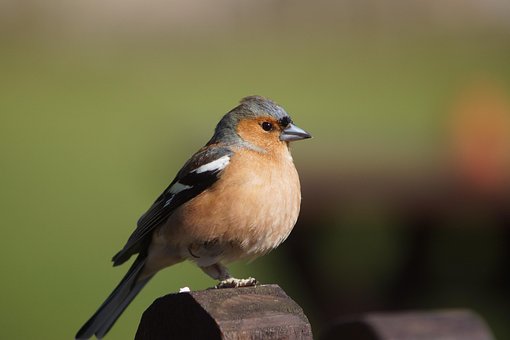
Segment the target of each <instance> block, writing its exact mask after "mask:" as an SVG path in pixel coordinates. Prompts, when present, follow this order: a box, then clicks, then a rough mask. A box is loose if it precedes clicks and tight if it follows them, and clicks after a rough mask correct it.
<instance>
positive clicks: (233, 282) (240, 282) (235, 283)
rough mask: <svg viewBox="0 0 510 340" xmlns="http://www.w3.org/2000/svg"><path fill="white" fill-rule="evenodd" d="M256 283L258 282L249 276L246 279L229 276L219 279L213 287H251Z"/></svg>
mask: <svg viewBox="0 0 510 340" xmlns="http://www.w3.org/2000/svg"><path fill="white" fill-rule="evenodd" d="M258 283H259V282H258V281H257V280H256V279H255V278H253V277H249V278H247V279H236V278H235V277H230V278H228V279H226V280H223V281H220V283H218V284H217V285H216V287H215V288H238V287H252V286H255V285H257V284H258Z"/></svg>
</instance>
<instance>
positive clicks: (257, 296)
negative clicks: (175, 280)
mask: <svg viewBox="0 0 510 340" xmlns="http://www.w3.org/2000/svg"><path fill="white" fill-rule="evenodd" d="M149 339H150V340H168V339H211V340H214V339H251V340H256V339H303V340H304V339H310V340H311V339H313V338H312V330H311V327H310V323H309V322H308V319H307V318H306V316H305V314H304V313H303V310H302V309H301V307H299V305H298V304H297V303H296V302H294V301H293V300H292V299H291V298H290V297H288V296H287V294H285V292H284V291H283V290H282V289H281V288H280V287H279V286H277V285H262V286H256V287H245V288H231V289H230V288H229V289H209V290H204V291H196V292H189V293H176V294H169V295H166V296H164V297H161V298H159V299H157V300H156V301H154V302H153V303H152V305H151V306H150V307H149V308H148V309H147V310H146V311H145V312H144V313H143V316H142V320H141V321H140V325H139V326H138V331H137V332H136V337H135V340H149Z"/></svg>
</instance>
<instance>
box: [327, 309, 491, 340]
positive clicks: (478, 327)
mask: <svg viewBox="0 0 510 340" xmlns="http://www.w3.org/2000/svg"><path fill="white" fill-rule="evenodd" d="M336 339H342V340H390V339H391V340H432V339H445V340H446V339H448V340H492V339H494V338H493V336H492V334H491V332H490V331H489V329H488V328H487V326H486V324H485V322H484V321H483V320H482V319H481V318H480V317H479V316H478V315H476V314H475V313H473V312H471V311H469V310H462V309H460V310H445V311H436V312H400V313H368V314H364V315H361V316H359V317H356V318H350V319H344V320H341V321H339V322H338V323H337V324H335V325H334V326H333V327H331V328H330V329H329V330H327V331H326V332H324V333H323V334H322V336H321V337H320V340H336Z"/></svg>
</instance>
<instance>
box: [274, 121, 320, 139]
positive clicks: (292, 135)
mask: <svg viewBox="0 0 510 340" xmlns="http://www.w3.org/2000/svg"><path fill="white" fill-rule="evenodd" d="M307 138H312V135H311V134H309V133H308V132H306V131H305V130H303V129H301V128H298V127H297V126H296V125H294V124H292V123H291V124H289V125H288V126H287V127H286V128H285V129H284V130H283V131H282V133H281V134H280V140H282V141H285V142H292V141H295V140H301V139H307Z"/></svg>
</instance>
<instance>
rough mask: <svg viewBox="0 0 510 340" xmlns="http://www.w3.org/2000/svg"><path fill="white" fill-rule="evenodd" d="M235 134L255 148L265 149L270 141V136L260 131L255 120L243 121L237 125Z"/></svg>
mask: <svg viewBox="0 0 510 340" xmlns="http://www.w3.org/2000/svg"><path fill="white" fill-rule="evenodd" d="M237 133H238V134H239V136H241V138H242V139H244V140H245V141H247V142H249V143H252V144H254V145H256V146H260V147H266V146H267V144H268V142H269V141H270V140H271V139H272V138H271V137H272V136H271V135H270V134H269V133H267V132H265V131H263V130H262V128H261V127H260V124H259V122H257V121H255V120H244V121H241V122H239V124H238V125H237Z"/></svg>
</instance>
